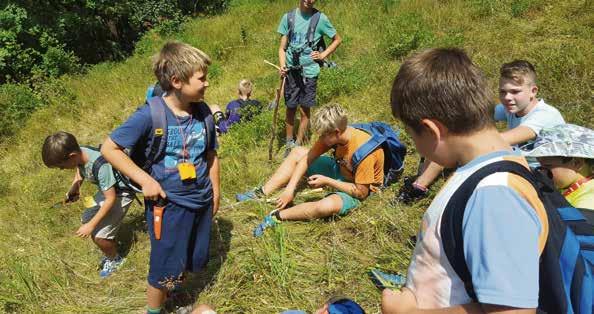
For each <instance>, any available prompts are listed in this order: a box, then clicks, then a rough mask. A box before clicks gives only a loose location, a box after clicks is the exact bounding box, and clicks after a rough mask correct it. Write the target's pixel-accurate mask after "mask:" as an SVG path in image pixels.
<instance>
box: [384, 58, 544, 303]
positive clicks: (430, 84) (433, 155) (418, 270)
mask: <svg viewBox="0 0 594 314" xmlns="http://www.w3.org/2000/svg"><path fill="white" fill-rule="evenodd" d="M492 98H493V97H492V96H491V93H489V89H488V85H487V81H486V79H485V78H484V76H483V75H482V73H481V71H480V69H479V68H478V67H476V66H475V65H474V64H473V63H472V61H471V60H470V58H469V57H468V56H467V55H466V54H465V53H464V52H463V51H462V50H459V49H429V50H426V51H423V52H421V53H418V54H416V55H413V56H412V57H409V58H408V59H407V60H405V62H404V63H403V64H402V66H401V67H400V70H399V71H398V74H397V75H396V79H395V80H394V84H393V86H392V95H391V103H392V113H393V114H394V116H395V117H397V118H399V119H400V120H401V121H402V122H403V123H404V124H405V126H406V130H407V132H408V133H409V135H410V136H411V137H412V139H413V141H414V143H415V146H416V147H417V150H418V151H419V154H421V155H422V156H424V157H426V158H428V159H430V160H434V161H435V162H437V163H438V164H440V165H443V166H445V167H448V168H454V167H457V169H456V172H455V173H454V174H453V175H452V177H451V178H450V179H449V180H448V181H447V182H446V184H445V185H444V186H443V188H442V189H441V191H440V192H439V193H438V194H437V196H436V197H435V199H434V200H433V202H432V203H431V205H430V206H429V208H428V209H427V210H426V212H425V214H424V216H423V221H422V223H421V228H420V231H419V234H418V235H417V239H418V241H417V243H416V245H415V249H414V252H413V256H412V260H411V263H410V266H409V268H408V274H407V282H406V286H405V288H403V289H402V290H401V291H398V292H396V291H391V290H388V289H386V290H384V292H383V295H382V311H383V312H384V313H482V312H486V313H495V312H496V313H535V308H536V307H537V306H538V300H539V254H540V252H541V250H542V249H543V247H544V243H545V241H546V239H547V236H548V234H547V232H548V222H547V220H546V218H543V219H541V218H540V214H544V215H546V213H544V210H545V209H544V207H543V204H542V202H541V201H540V200H539V198H538V196H537V192H536V191H535V190H534V188H533V186H532V185H531V184H529V183H527V182H526V181H525V179H523V178H522V177H520V176H518V175H515V174H512V173H509V172H497V173H494V174H491V175H488V176H486V177H484V178H483V179H481V180H480V181H479V183H478V185H477V186H476V188H474V189H473V190H472V191H470V192H471V195H470V198H469V200H468V202H467V203H466V204H465V205H462V206H466V207H465V210H464V212H463V213H464V215H463V218H461V219H462V221H456V222H455V223H456V224H458V225H461V226H463V228H461V230H462V235H461V237H462V239H463V242H462V243H463V247H462V249H463V251H464V254H463V256H462V258H463V259H464V260H465V262H466V264H467V266H468V271H469V273H470V278H472V282H471V283H470V286H465V284H468V282H465V281H463V280H462V279H461V277H460V276H458V274H457V272H456V271H454V269H453V266H452V265H451V264H450V262H449V259H448V258H449V256H448V257H446V256H444V255H445V254H444V250H445V247H446V246H447V245H449V243H444V242H443V240H442V239H443V237H444V236H443V234H442V230H443V229H442V228H443V227H444V224H445V223H444V221H445V220H446V218H447V217H446V215H445V214H444V212H445V211H446V209H447V207H446V205H449V203H450V200H451V199H453V198H454V197H455V196H456V195H458V193H457V191H458V188H459V187H461V186H462V185H463V183H465V181H466V180H468V179H471V178H472V176H473V175H474V174H475V173H478V172H479V171H480V170H481V169H483V167H485V166H488V165H491V164H492V163H495V162H499V161H502V160H510V161H515V162H517V163H518V164H520V165H522V166H523V167H525V168H528V163H527V162H526V160H525V159H524V158H523V157H522V156H521V155H519V152H517V151H514V150H513V149H512V147H511V146H510V144H509V143H508V142H507V141H505V140H504V138H503V137H502V136H501V135H500V134H499V132H498V131H497V129H496V128H495V125H494V122H493V118H492V115H491V114H490V113H492V109H493V104H492V100H491V99H492ZM522 182H524V184H522ZM460 217H462V216H460ZM470 290H472V291H473V293H470V292H469V291H470ZM471 294H472V295H471Z"/></svg>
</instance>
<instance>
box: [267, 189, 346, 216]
mask: <svg viewBox="0 0 594 314" xmlns="http://www.w3.org/2000/svg"><path fill="white" fill-rule="evenodd" d="M341 208H342V198H341V197H340V196H338V194H331V195H329V196H326V197H324V198H323V199H321V200H319V201H316V202H307V203H301V204H299V205H297V206H293V207H290V208H287V209H284V210H281V211H280V212H279V216H280V218H281V220H311V219H316V218H325V217H330V216H334V215H336V214H338V213H339V212H340V209H341Z"/></svg>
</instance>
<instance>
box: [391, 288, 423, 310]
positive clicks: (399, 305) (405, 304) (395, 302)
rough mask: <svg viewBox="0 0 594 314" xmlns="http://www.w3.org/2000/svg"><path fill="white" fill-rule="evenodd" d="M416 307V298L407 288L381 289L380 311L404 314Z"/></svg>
mask: <svg viewBox="0 0 594 314" xmlns="http://www.w3.org/2000/svg"><path fill="white" fill-rule="evenodd" d="M416 309H417V298H416V297H415V295H414V293H413V292H412V291H410V290H409V289H407V288H402V290H400V291H394V290H390V289H384V291H382V313H389V314H404V313H410V312H412V311H414V310H416Z"/></svg>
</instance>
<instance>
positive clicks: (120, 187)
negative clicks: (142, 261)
mask: <svg viewBox="0 0 594 314" xmlns="http://www.w3.org/2000/svg"><path fill="white" fill-rule="evenodd" d="M80 149H81V151H83V152H84V153H85V154H87V156H88V158H89V159H88V161H87V163H85V164H84V165H82V166H79V167H78V169H79V171H80V175H81V176H82V177H83V178H84V179H86V180H88V181H89V182H91V183H93V184H95V185H97V187H98V188H99V190H100V191H106V190H108V189H109V188H111V187H113V186H114V185H115V186H116V190H117V191H126V190H128V189H129V188H128V187H126V185H125V184H124V183H122V182H120V181H118V180H117V179H116V177H115V175H114V172H113V168H112V166H111V165H110V164H109V163H107V162H106V163H104V164H103V165H101V167H100V168H99V171H98V172H97V178H96V177H95V174H94V173H93V167H94V165H95V161H96V160H97V159H98V158H99V157H101V153H100V152H99V151H98V150H96V149H91V148H88V147H85V146H82V147H81V148H80Z"/></svg>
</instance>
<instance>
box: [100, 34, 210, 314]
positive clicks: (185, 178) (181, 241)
mask: <svg viewBox="0 0 594 314" xmlns="http://www.w3.org/2000/svg"><path fill="white" fill-rule="evenodd" d="M209 65H210V58H209V57H208V56H207V55H206V54H205V53H204V52H202V51H200V50H198V49H196V48H194V47H192V46H190V45H187V44H184V43H179V42H169V43H166V44H165V46H163V48H162V49H161V52H160V53H159V54H158V55H157V56H156V57H155V60H154V63H153V71H154V73H155V75H156V77H157V79H158V81H159V84H160V86H161V87H162V88H163V89H164V90H165V91H166V94H165V95H164V96H162V97H159V99H158V101H159V102H161V105H162V106H163V107H164V112H165V114H166V122H167V123H166V127H167V133H166V134H167V136H166V139H163V140H165V141H166V145H165V149H164V150H165V151H164V154H162V155H163V156H162V157H161V158H159V159H157V160H155V161H154V163H153V164H152V167H151V169H150V170H149V171H148V172H145V171H144V170H142V169H141V168H140V167H138V166H137V165H136V164H135V163H134V162H133V161H132V160H131V159H130V157H128V155H126V153H125V152H124V149H131V148H133V147H141V148H142V151H143V152H144V151H146V148H147V147H148V146H149V143H148V141H147V139H148V138H149V137H150V135H151V133H153V132H154V131H156V130H152V129H153V125H152V119H151V110H150V107H149V105H145V106H143V107H141V108H140V109H138V110H137V111H136V112H135V113H134V114H132V116H130V118H128V120H127V121H126V122H124V124H122V125H121V126H120V127H118V128H117V129H116V130H114V131H113V132H112V133H111V135H110V136H109V138H108V139H107V140H106V141H105V143H104V144H103V146H102V148H101V153H102V154H103V155H104V156H105V159H107V160H108V161H109V162H110V163H111V164H112V165H113V166H114V167H115V168H116V169H118V170H120V171H121V172H122V173H123V174H125V175H126V176H128V177H129V178H130V179H132V180H133V181H134V182H137V183H139V184H140V186H141V187H142V192H143V194H144V197H145V206H146V209H145V210H146V220H147V222H149V224H148V232H149V237H150V241H151V253H150V268H149V273H148V287H147V305H148V309H147V313H151V314H153V313H160V312H161V308H162V306H163V303H164V301H165V298H166V296H167V293H168V292H169V291H172V290H174V289H176V288H177V287H179V285H180V284H181V283H182V282H183V279H184V274H185V272H186V271H191V272H197V271H199V270H201V269H202V268H203V267H204V266H206V263H207V262H208V249H209V241H210V230H211V221H212V217H213V215H214V214H215V213H216V212H217V210H218V208H219V195H220V194H219V193H220V181H219V179H220V178H219V161H218V157H217V152H216V146H217V143H216V136H212V134H208V133H207V125H206V123H207V122H208V119H207V118H208V116H206V117H205V116H204V114H201V112H204V111H203V110H200V109H201V108H200V107H199V106H202V108H203V107H204V106H207V105H206V104H205V103H204V102H203V100H204V93H205V92H206V88H207V87H208V81H207V79H206V76H207V74H208V66H209ZM153 101H154V99H153ZM153 104H154V102H153ZM157 104H158V103H157ZM212 128H213V129H214V125H213V126H212ZM207 136H208V137H210V138H211V139H212V140H208V141H207ZM163 199H166V205H165V207H164V209H163V210H162V211H161V210H160V208H162V207H161V206H155V205H157V204H158V205H162V204H159V203H161V202H162V201H163ZM159 226H160V228H159Z"/></svg>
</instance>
